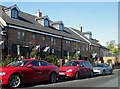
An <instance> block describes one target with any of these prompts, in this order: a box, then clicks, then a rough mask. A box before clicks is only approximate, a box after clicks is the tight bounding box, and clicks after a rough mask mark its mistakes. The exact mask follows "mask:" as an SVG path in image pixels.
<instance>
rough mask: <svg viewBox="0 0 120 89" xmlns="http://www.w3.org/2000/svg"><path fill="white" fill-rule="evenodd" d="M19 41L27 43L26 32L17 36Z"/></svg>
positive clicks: (20, 32)
mask: <svg viewBox="0 0 120 89" xmlns="http://www.w3.org/2000/svg"><path fill="white" fill-rule="evenodd" d="M17 38H18V40H21V41H25V32H22V31H19V32H18V34H17Z"/></svg>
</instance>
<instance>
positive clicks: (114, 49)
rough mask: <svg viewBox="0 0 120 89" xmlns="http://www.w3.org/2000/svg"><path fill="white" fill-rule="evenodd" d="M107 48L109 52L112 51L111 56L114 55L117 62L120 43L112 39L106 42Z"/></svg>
mask: <svg viewBox="0 0 120 89" xmlns="http://www.w3.org/2000/svg"><path fill="white" fill-rule="evenodd" d="M107 48H108V49H109V52H110V53H112V54H113V56H114V57H115V59H116V62H118V56H119V51H120V44H116V42H115V40H112V41H110V42H108V43H107Z"/></svg>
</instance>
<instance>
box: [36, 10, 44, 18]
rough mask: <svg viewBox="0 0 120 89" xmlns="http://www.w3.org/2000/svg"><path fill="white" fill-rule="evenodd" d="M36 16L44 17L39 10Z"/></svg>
mask: <svg viewBox="0 0 120 89" xmlns="http://www.w3.org/2000/svg"><path fill="white" fill-rule="evenodd" d="M35 16H37V17H41V16H42V13H41V12H40V10H39V9H38V12H36V13H35Z"/></svg>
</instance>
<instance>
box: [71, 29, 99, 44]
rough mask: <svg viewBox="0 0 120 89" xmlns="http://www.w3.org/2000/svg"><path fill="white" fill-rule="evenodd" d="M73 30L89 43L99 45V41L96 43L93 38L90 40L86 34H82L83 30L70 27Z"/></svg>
mask: <svg viewBox="0 0 120 89" xmlns="http://www.w3.org/2000/svg"><path fill="white" fill-rule="evenodd" d="M72 29H73V30H74V31H76V32H77V33H78V34H79V35H81V36H82V37H84V38H85V39H86V40H88V41H89V42H90V43H91V44H95V45H99V46H100V44H99V43H97V42H95V41H93V40H90V39H88V38H87V37H86V36H84V35H83V32H80V31H79V30H77V29H74V28H72Z"/></svg>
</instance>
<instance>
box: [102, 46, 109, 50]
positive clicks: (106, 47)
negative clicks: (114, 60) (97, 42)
mask: <svg viewBox="0 0 120 89" xmlns="http://www.w3.org/2000/svg"><path fill="white" fill-rule="evenodd" d="M100 48H103V49H107V50H109V49H108V48H107V47H105V46H102V45H101V46H100Z"/></svg>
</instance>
